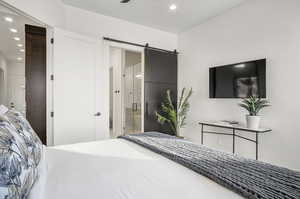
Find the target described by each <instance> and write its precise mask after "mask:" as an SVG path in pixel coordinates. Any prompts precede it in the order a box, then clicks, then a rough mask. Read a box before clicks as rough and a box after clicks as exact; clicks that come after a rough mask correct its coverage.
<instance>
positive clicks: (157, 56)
mask: <svg viewBox="0 0 300 199" xmlns="http://www.w3.org/2000/svg"><path fill="white" fill-rule="evenodd" d="M144 76H145V88H144V92H145V116H144V131H145V132H148V131H159V132H163V133H168V134H172V132H171V129H170V128H169V126H168V125H164V126H161V125H160V124H159V123H158V122H157V118H156V116H155V112H156V111H157V110H159V109H160V105H161V103H162V101H163V100H164V97H165V95H166V91H167V90H168V89H170V90H171V93H172V97H173V99H174V102H173V103H174V104H177V54H176V53H168V52H164V51H157V50H153V49H148V48H146V49H145V74H144Z"/></svg>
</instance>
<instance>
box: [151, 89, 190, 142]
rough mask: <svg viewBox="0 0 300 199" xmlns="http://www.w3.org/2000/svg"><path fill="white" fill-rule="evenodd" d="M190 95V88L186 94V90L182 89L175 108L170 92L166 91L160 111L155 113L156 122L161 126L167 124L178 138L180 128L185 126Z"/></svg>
mask: <svg viewBox="0 0 300 199" xmlns="http://www.w3.org/2000/svg"><path fill="white" fill-rule="evenodd" d="M192 93H193V90H192V88H191V89H190V90H189V91H188V92H187V94H186V88H183V89H182V91H181V95H180V99H179V101H178V104H177V107H176V106H174V104H173V101H172V98H171V91H170V90H167V92H166V98H165V100H164V102H162V103H161V110H160V111H159V112H157V111H156V116H157V121H158V122H159V123H160V124H161V125H163V124H165V123H168V124H169V126H170V127H171V130H172V131H173V133H174V134H175V135H176V136H178V137H180V135H179V130H180V128H182V127H184V126H185V125H186V123H185V121H186V115H187V113H188V111H189V108H190V104H189V98H190V97H191V95H192Z"/></svg>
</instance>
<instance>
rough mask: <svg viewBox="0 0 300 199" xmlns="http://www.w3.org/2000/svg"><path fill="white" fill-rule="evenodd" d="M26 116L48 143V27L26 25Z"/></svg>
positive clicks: (44, 142) (41, 137)
mask: <svg viewBox="0 0 300 199" xmlns="http://www.w3.org/2000/svg"><path fill="white" fill-rule="evenodd" d="M25 33H26V35H25V37H26V49H25V50H26V65H25V77H26V117H27V120H28V121H29V122H30V124H31V126H32V128H33V129H34V130H35V131H36V133H37V134H38V136H39V137H40V139H41V141H42V142H43V144H46V142H47V137H46V89H47V87H46V29H45V28H41V27H36V26H31V25H25Z"/></svg>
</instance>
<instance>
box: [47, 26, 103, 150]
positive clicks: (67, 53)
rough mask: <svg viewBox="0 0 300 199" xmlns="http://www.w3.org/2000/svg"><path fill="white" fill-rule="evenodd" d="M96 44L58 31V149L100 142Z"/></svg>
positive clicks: (56, 46) (56, 53)
mask: <svg viewBox="0 0 300 199" xmlns="http://www.w3.org/2000/svg"><path fill="white" fill-rule="evenodd" d="M96 43H97V42H96V40H95V39H93V38H89V37H85V36H81V35H78V34H75V33H71V32H67V31H63V30H59V29H56V30H55V31H54V85H53V90H54V91H53V92H54V99H53V107H54V120H53V122H54V138H53V140H54V145H61V144H72V143H78V142H88V141H93V140H95V139H96V129H95V122H96V119H97V117H101V115H100V114H97V111H96V109H95V95H96V89H95V86H96V83H95V67H96Z"/></svg>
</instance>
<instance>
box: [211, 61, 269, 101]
mask: <svg viewBox="0 0 300 199" xmlns="http://www.w3.org/2000/svg"><path fill="white" fill-rule="evenodd" d="M258 61H263V62H264V70H263V76H264V80H263V81H262V82H260V87H259V90H260V91H259V93H260V96H259V97H260V98H266V97H267V89H266V79H267V77H266V66H267V59H266V58H264V59H257V60H251V61H245V62H238V63H234V64H227V65H220V66H213V67H209V98H210V99H241V98H240V97H216V94H215V92H216V88H215V87H214V86H215V84H214V83H212V82H215V80H214V79H215V76H214V75H213V72H212V69H213V68H218V67H229V66H234V65H239V64H247V63H252V62H258ZM261 93H262V94H261Z"/></svg>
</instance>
